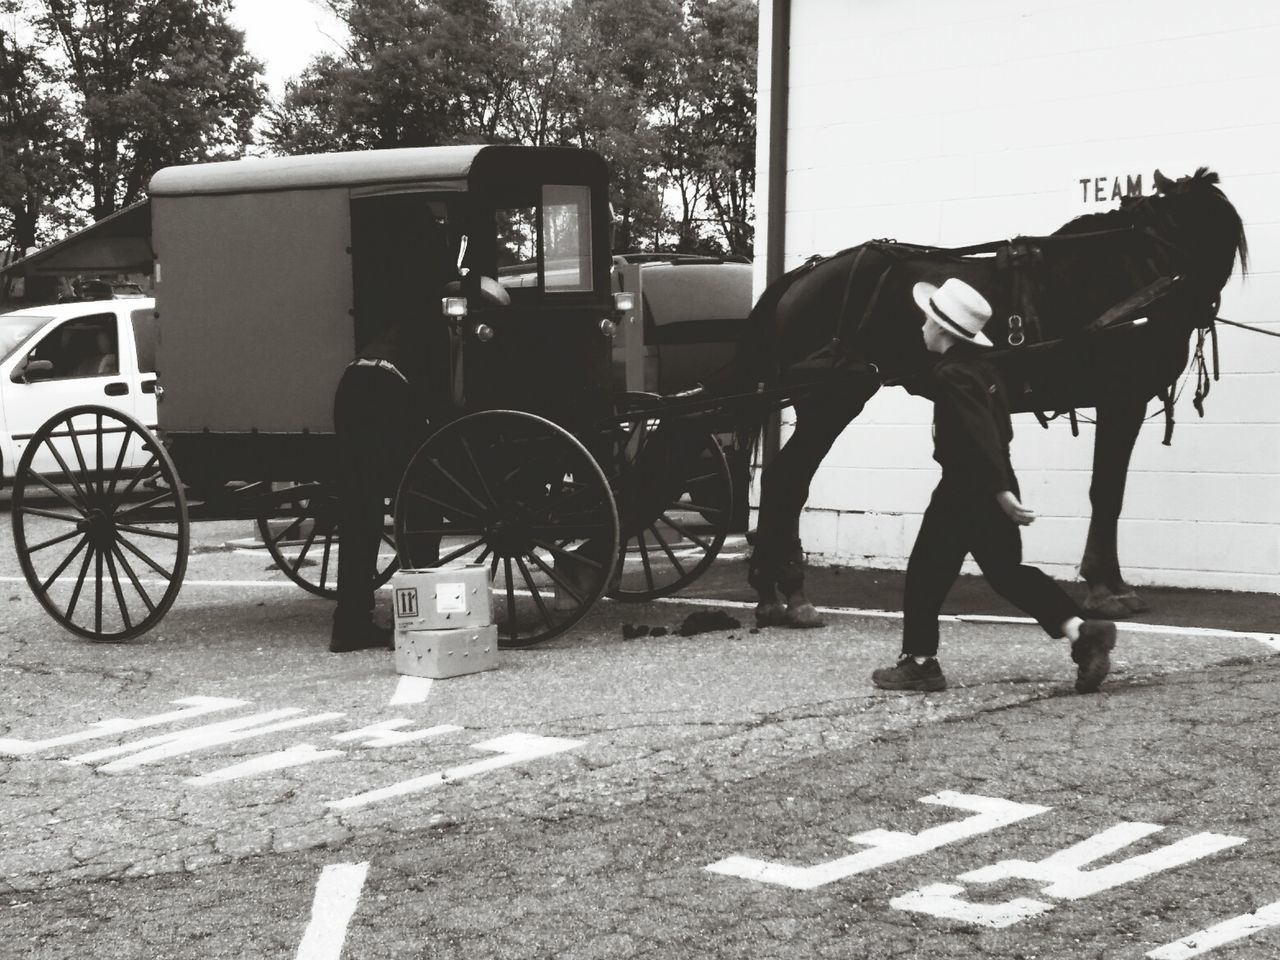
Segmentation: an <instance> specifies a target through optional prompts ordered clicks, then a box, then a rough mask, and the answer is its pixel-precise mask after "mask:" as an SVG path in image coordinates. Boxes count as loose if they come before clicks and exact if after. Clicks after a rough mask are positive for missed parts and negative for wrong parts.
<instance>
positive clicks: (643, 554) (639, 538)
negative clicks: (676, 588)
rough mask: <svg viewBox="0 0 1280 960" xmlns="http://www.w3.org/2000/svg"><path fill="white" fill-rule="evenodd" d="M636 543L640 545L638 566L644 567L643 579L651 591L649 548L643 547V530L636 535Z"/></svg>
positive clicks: (651, 568) (651, 574)
mask: <svg viewBox="0 0 1280 960" xmlns="http://www.w3.org/2000/svg"><path fill="white" fill-rule="evenodd" d="M636 542H637V543H638V544H640V564H641V566H643V567H644V579H645V582H646V583H648V584H649V589H650V590H652V589H653V588H654V580H653V566H652V564H650V563H649V548H648V547H647V546H645V542H644V531H643V530H641V531H640V532H639V533H637V534H636Z"/></svg>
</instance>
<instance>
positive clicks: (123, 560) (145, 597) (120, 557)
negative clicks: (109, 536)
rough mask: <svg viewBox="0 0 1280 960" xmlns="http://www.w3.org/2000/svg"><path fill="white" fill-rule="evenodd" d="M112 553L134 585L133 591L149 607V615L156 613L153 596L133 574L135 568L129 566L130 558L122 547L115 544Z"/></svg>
mask: <svg viewBox="0 0 1280 960" xmlns="http://www.w3.org/2000/svg"><path fill="white" fill-rule="evenodd" d="M111 551H112V552H113V553H114V554H115V556H116V560H117V561H118V562H119V564H120V569H121V570H123V571H124V572H125V575H126V576H128V578H129V582H130V583H132V584H133V589H134V590H136V591H137V592H138V596H140V597H142V602H143V603H145V604H146V605H147V612H148V613H155V612H156V605H155V604H154V603H152V602H151V596H150V594H148V593H147V591H146V590H144V589H143V588H142V581H141V580H139V579H138V575H137V574H136V573H134V572H133V567H132V566H131V565H130V564H129V560H128V558H127V557H126V556H125V555H124V554H123V553H122V552H121V551H120V547H119V546H118V545H117V544H115V543H113V544H111Z"/></svg>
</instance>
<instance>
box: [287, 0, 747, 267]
mask: <svg viewBox="0 0 1280 960" xmlns="http://www.w3.org/2000/svg"><path fill="white" fill-rule="evenodd" d="M323 2H324V3H325V4H326V5H327V6H328V7H329V8H330V9H331V10H333V12H334V13H335V14H336V15H337V16H339V17H340V18H341V19H342V20H343V21H344V22H345V23H346V24H347V26H348V28H349V32H350V42H349V45H348V47H347V49H346V50H345V51H344V53H343V54H342V55H340V56H324V57H320V58H317V59H316V60H314V61H313V62H312V63H311V64H310V65H309V67H308V68H307V69H306V71H305V72H304V73H303V74H302V76H300V77H298V78H296V79H295V80H294V81H292V82H291V83H290V84H289V85H288V86H287V88H286V92H285V95H284V97H283V99H282V101H281V102H280V103H279V104H277V105H275V106H274V107H273V108H272V109H271V110H270V111H269V114H268V120H269V124H268V131H267V134H266V138H267V141H268V143H269V144H270V145H271V147H272V148H273V149H275V150H277V151H279V152H282V153H313V152H318V151H325V150H346V149H371V148H383V147H396V146H417V145H423V144H446V143H463V142H480V141H484V142H508V143H527V144H534V145H568V146H581V147H590V148H593V149H595V150H598V151H599V152H600V153H602V154H603V155H604V156H605V157H606V159H608V160H609V162H610V166H611V169H612V173H613V197H612V201H613V205H614V212H615V216H616V220H617V223H616V228H617V230H616V236H615V246H616V247H617V248H618V249H624V250H633V249H642V248H645V247H651V248H657V247H674V248H676V249H679V250H698V251H704V252H729V253H736V254H746V253H749V252H750V249H751V236H752V234H751V226H750V220H751V200H752V193H753V189H754V167H755V153H754V151H755V89H754V88H755V83H754V77H755V60H756V54H755V32H756V6H755V2H754V0H323ZM671 198H675V204H674V208H675V209H674V211H669V210H668V209H667V208H668V206H670V205H671V204H670V203H669V200H670V199H671Z"/></svg>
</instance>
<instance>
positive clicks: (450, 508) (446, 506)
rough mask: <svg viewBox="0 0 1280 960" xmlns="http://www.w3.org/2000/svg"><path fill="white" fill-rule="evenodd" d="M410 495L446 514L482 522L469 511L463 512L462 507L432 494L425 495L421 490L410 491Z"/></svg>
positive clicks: (473, 521)
mask: <svg viewBox="0 0 1280 960" xmlns="http://www.w3.org/2000/svg"><path fill="white" fill-rule="evenodd" d="M408 493H409V496H411V497H415V498H416V499H418V500H424V501H426V502H427V503H429V504H431V505H432V506H434V507H439V508H440V509H441V510H443V511H444V512H445V513H452V514H456V515H457V516H460V517H465V518H466V519H467V520H468V521H469V522H471V523H481V522H482V521H481V520H480V518H479V517H477V516H476V515H475V514H473V513H467V511H465V510H463V509H462V508H461V507H458V506H455V505H454V504H451V503H445V502H444V501H443V500H437V499H436V498H435V497H433V496H431V495H430V494H426V493H423V492H422V491H420V490H409V491H408Z"/></svg>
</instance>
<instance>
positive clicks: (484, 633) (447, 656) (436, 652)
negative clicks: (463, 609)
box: [395, 624, 498, 680]
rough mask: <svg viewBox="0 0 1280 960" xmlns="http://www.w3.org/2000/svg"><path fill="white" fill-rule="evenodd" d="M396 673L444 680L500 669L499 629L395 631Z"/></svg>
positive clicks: (486, 627) (491, 626) (491, 627)
mask: <svg viewBox="0 0 1280 960" xmlns="http://www.w3.org/2000/svg"><path fill="white" fill-rule="evenodd" d="M395 656H396V673H402V674H407V675H409V676H411V677H430V678H432V679H433V680H443V679H444V678H446V677H460V676H463V675H464V674H468V673H480V672H481V671H482V670H496V669H497V667H498V628H497V627H496V626H493V625H492V624H491V625H489V626H485V627H464V628H462V629H460V630H401V629H399V628H398V627H397V629H396V655H395Z"/></svg>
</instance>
